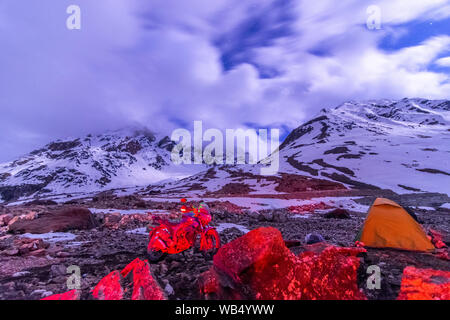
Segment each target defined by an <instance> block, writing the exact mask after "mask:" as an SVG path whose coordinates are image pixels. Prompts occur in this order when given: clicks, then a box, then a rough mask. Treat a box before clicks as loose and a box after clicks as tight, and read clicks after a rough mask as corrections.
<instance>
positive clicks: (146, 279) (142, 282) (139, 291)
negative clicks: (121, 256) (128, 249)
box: [121, 258, 166, 300]
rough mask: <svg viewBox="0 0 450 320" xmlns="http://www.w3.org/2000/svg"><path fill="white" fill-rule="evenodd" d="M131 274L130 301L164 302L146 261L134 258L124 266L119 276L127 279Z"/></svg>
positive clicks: (163, 297)
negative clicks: (131, 289) (131, 291)
mask: <svg viewBox="0 0 450 320" xmlns="http://www.w3.org/2000/svg"><path fill="white" fill-rule="evenodd" d="M131 272H132V273H133V293H132V296H131V299H132V300H165V299H166V297H165V295H164V291H163V290H162V289H161V288H160V286H159V285H158V283H157V282H156V280H155V279H154V278H153V276H152V273H151V270H150V265H149V263H148V262H147V261H146V260H140V259H139V258H136V259H135V260H134V261H133V262H131V263H130V264H129V265H128V266H126V267H125V268H124V269H123V270H122V272H121V274H122V276H123V277H127V276H128V274H130V273H131Z"/></svg>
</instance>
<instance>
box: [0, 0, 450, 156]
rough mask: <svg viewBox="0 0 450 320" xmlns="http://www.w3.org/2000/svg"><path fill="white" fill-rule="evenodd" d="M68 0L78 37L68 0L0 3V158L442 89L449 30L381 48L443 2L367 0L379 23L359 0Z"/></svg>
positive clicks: (252, 123) (284, 122) (256, 123)
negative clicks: (137, 132)
mask: <svg viewBox="0 0 450 320" xmlns="http://www.w3.org/2000/svg"><path fill="white" fill-rule="evenodd" d="M22 1H23V0H22ZM76 2H77V4H78V5H79V6H80V7H81V10H82V29H81V30H75V31H69V30H67V29H66V27H65V20H66V18H67V14H66V8H67V6H69V5H70V4H73V1H68V0H61V1H58V2H55V1H52V0H42V1H39V2H37V1H35V2H31V3H27V6H26V7H24V6H23V3H21V1H20V0H5V1H2V3H0V46H1V48H2V50H1V51H0V70H1V72H0V112H1V115H2V116H1V118H0V128H1V134H0V148H1V149H2V150H3V152H2V153H1V156H0V160H6V159H11V158H13V157H16V156H17V155H19V154H21V153H25V152H28V151H30V149H32V148H34V147H39V146H40V145H41V144H43V143H46V142H48V141H50V140H52V139H55V138H61V137H65V136H77V135H83V134H87V133H89V132H95V133H97V132H99V133H100V132H102V131H104V130H108V129H116V128H118V127H123V126H129V125H132V124H134V123H140V124H143V125H146V126H148V127H149V128H150V129H153V130H155V131H160V132H165V133H167V134H170V132H171V130H173V129H175V128H177V127H180V126H183V127H185V126H187V127H188V129H189V126H192V124H193V121H194V120H203V122H204V126H205V128H207V127H216V128H220V129H225V128H232V129H235V128H239V127H242V128H247V127H281V128H289V129H293V128H295V127H296V126H298V125H299V124H300V123H301V122H302V121H304V120H306V119H307V118H309V117H311V116H313V115H314V114H315V113H316V112H317V111H318V109H321V108H324V107H332V106H334V105H337V104H340V103H341V102H343V101H345V100H350V99H354V100H355V99H371V98H402V97H405V96H422V97H425V98H445V97H448V92H449V74H448V73H443V72H438V71H433V70H434V69H433V68H432V66H433V65H440V66H443V65H442V63H444V64H445V63H446V60H445V58H442V56H443V55H444V54H445V52H448V50H449V38H448V36H445V35H440V34H436V35H433V36H432V37H429V38H428V39H426V40H425V41H423V42H420V43H415V44H414V45H412V46H409V47H405V48H401V49H399V50H394V51H390V52H386V51H384V50H383V49H381V48H380V46H379V43H380V41H381V40H382V39H384V38H385V37H387V36H389V35H394V36H397V38H398V37H401V35H402V34H405V33H407V32H408V28H407V27H405V26H400V27H399V26H398V25H399V24H404V23H408V22H412V21H419V20H420V21H423V20H430V21H437V20H442V19H446V18H448V17H449V16H450V12H449V10H448V3H447V1H443V0H431V1H426V2H425V1H419V0H412V1H392V0H384V1H373V3H370V4H375V5H378V6H379V7H380V8H381V22H382V29H381V30H376V31H371V30H368V29H367V28H366V25H365V23H366V20H367V13H366V9H367V5H368V3H366V2H363V1H357V0H354V1H350V0H348V1H340V2H336V1H331V0H323V1H320V2H317V1H315V2H312V1H293V0H263V1H261V0H248V1H238V0H217V1H209V2H205V1H203V0H192V1H189V2H185V1H177V0H153V1H146V2H143V1H137V0H101V1H90V0H78V1H76ZM395 39H396V38H395V37H394V40H395Z"/></svg>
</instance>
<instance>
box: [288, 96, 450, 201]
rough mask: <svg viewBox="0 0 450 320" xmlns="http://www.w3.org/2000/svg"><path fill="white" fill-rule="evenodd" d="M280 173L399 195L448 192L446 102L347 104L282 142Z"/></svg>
mask: <svg viewBox="0 0 450 320" xmlns="http://www.w3.org/2000/svg"><path fill="white" fill-rule="evenodd" d="M280 157H281V159H282V160H281V164H282V168H281V171H284V172H296V173H299V172H302V173H303V174H306V175H308V176H311V177H323V178H328V179H332V180H334V181H339V182H342V183H344V184H346V185H347V186H350V187H363V188H364V187H369V188H370V185H371V186H376V187H379V188H383V189H391V190H393V191H395V192H398V193H404V192H411V191H430V192H442V193H447V194H450V101H447V100H434V101H430V100H425V99H403V100H400V101H392V100H378V101H369V102H364V103H357V102H348V103H344V104H342V105H340V106H338V107H336V108H334V109H329V110H322V111H321V112H320V114H319V115H318V116H317V117H315V118H314V119H312V120H311V121H308V122H307V123H305V124H303V125H302V126H300V127H298V128H297V129H295V130H294V131H292V133H291V134H290V135H289V136H288V137H287V138H286V139H285V141H284V142H283V144H282V145H281V146H280Z"/></svg>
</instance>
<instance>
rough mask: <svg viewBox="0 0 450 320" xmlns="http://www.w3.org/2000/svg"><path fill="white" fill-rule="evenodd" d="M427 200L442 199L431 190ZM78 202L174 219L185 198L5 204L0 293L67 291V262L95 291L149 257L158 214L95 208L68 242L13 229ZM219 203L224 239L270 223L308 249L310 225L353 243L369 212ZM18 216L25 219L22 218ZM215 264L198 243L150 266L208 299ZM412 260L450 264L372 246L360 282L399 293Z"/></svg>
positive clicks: (31, 295)
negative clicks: (374, 272)
mask: <svg viewBox="0 0 450 320" xmlns="http://www.w3.org/2000/svg"><path fill="white" fill-rule="evenodd" d="M428 199H435V198H433V197H431V196H429V197H428ZM395 200H397V201H399V199H395ZM400 200H402V202H403V203H405V202H406V203H408V202H409V203H411V205H413V202H417V197H408V196H405V197H404V198H402V199H400ZM358 201H360V202H361V203H367V204H368V203H371V201H373V196H367V197H364V198H362V199H360V200H358ZM430 201H431V202H433V201H435V200H430ZM430 201H428V202H430ZM431 204H432V203H431ZM431 204H430V203H427V205H431ZM74 206H76V207H77V208H95V207H97V208H101V207H103V208H116V209H126V210H131V211H132V210H140V209H149V210H150V209H152V210H166V211H167V212H166V213H167V215H168V217H169V218H172V219H176V218H177V217H179V215H178V214H177V209H178V207H179V204H178V203H176V202H175V203H169V202H163V203H161V202H158V203H156V202H151V201H145V200H143V199H141V198H139V197H136V196H128V197H120V198H117V197H111V196H108V195H100V196H99V197H96V198H93V199H89V200H77V201H74V202H71V203H66V204H56V203H53V202H35V203H32V204H29V205H26V204H25V205H18V206H12V207H0V210H1V211H0V215H1V217H3V218H0V220H1V221H0V225H3V227H1V229H0V264H1V268H0V299H41V298H43V297H46V296H48V295H51V294H54V293H62V292H65V291H68V288H67V284H66V283H67V279H68V276H69V275H68V274H67V267H69V266H72V265H75V266H78V267H79V268H80V271H81V277H82V281H81V292H82V298H84V299H88V298H89V297H90V290H92V289H93V287H94V286H95V285H96V284H97V283H98V282H99V280H100V279H102V278H103V277H104V276H106V275H107V274H109V273H110V272H111V271H113V270H120V269H122V268H124V267H125V266H126V265H127V264H128V263H130V262H131V261H132V260H134V259H135V258H141V259H146V246H147V242H148V236H147V233H146V232H147V231H146V227H147V225H148V224H149V223H151V221H152V216H151V215H145V214H140V215H127V216H126V217H125V215H121V214H117V213H116V214H114V213H106V214H105V213H95V214H93V220H92V221H89V222H88V224H87V225H86V226H84V225H83V226H82V227H80V226H78V227H76V228H75V229H73V230H69V231H68V232H69V233H70V234H72V235H75V236H76V237H74V238H71V239H66V240H64V241H52V240H49V239H43V240H42V239H41V240H40V239H32V240H29V239H27V236H26V235H24V234H23V233H26V232H27V229H26V228H24V229H23V230H22V229H21V230H19V231H17V232H16V233H15V234H13V233H11V229H14V228H12V227H11V225H12V224H11V221H12V219H16V220H20V221H21V223H22V225H23V224H25V225H27V221H28V222H29V223H31V222H32V221H34V220H35V219H36V216H41V215H42V214H44V216H45V212H49V211H50V212H58V213H60V212H66V213H67V212H69V213H70V212H71V210H73V208H74ZM212 207H214V209H213V210H212V211H213V217H214V221H213V223H212V224H213V225H215V226H222V228H221V229H220V237H221V241H222V243H223V244H225V243H228V242H230V241H231V240H233V239H236V238H238V237H240V236H242V235H243V234H244V231H245V229H247V230H252V229H256V228H259V227H266V226H270V227H274V228H276V229H278V230H280V231H281V234H282V236H283V239H284V240H297V242H296V243H295V242H293V243H295V246H292V247H290V250H291V251H292V252H294V253H295V254H298V253H300V252H302V251H303V250H304V249H303V247H302V246H303V245H305V241H304V239H305V236H306V235H307V234H308V233H311V232H318V233H320V234H321V235H323V237H324V238H325V240H326V241H327V242H328V243H330V244H334V245H336V246H347V247H348V246H352V245H353V244H354V237H355V235H356V233H357V231H358V230H359V228H360V227H361V225H362V223H363V221H364V218H365V215H366V214H365V213H363V212H356V211H351V210H350V211H348V213H349V218H348V219H336V218H327V217H326V215H325V214H323V213H314V214H311V215H310V216H307V217H294V215H293V213H292V212H290V211H289V210H286V209H278V210H271V211H263V212H246V211H245V210H239V208H236V207H235V206H233V205H231V204H220V203H219V202H218V203H215V204H214V203H213V204H212ZM227 209H229V210H230V211H231V212H230V211H227ZM332 209H333V208H330V209H329V210H330V211H331V210H332ZM64 210H66V211H64ZM415 213H416V214H417V216H418V218H419V220H420V222H421V223H422V224H423V226H424V227H425V228H434V229H438V230H440V231H441V232H442V233H443V234H445V235H447V234H450V219H449V214H450V210H448V209H443V208H435V209H434V210H429V209H428V210H425V209H422V210H421V209H416V210H415ZM19 216H20V218H16V217H19ZM68 216H70V214H68ZM64 221H65V220H63V222H62V223H64ZM12 222H13V223H14V222H15V221H12ZM90 224H92V225H90ZM224 224H225V225H224ZM8 225H9V226H8ZM16 225H17V221H16ZM78 225H79V224H78ZM223 226H226V227H227V228H223ZM16 229H17V228H16ZM28 231H29V230H28ZM444 242H447V243H450V239H448V238H445V239H444ZM369 265H378V266H379V267H380V269H381V274H382V287H381V289H379V290H369V289H368V288H367V286H366V280H367V277H368V275H367V274H366V272H365V271H366V269H367V267H368V266H369ZM211 266H212V259H211V257H208V256H205V255H203V254H202V253H201V252H199V251H198V250H197V249H195V248H194V249H190V250H188V251H186V252H184V253H181V254H176V255H169V256H167V257H166V258H165V259H164V260H163V261H161V262H159V263H156V264H153V265H152V266H151V268H152V271H153V273H154V276H155V278H156V280H157V281H158V283H159V284H160V286H161V288H163V289H164V291H165V293H166V295H167V297H168V298H169V299H202V298H203V296H202V295H201V294H200V290H199V283H198V279H199V275H200V274H202V273H203V272H205V271H207V270H208V269H209V268H210V267H211ZM406 266H415V267H418V268H432V269H435V270H443V271H450V262H449V261H448V260H444V259H440V258H438V257H437V256H436V255H435V254H431V253H414V252H405V251H400V250H390V249H383V250H381V249H368V250H367V253H366V254H364V255H363V257H362V264H361V266H360V269H359V271H358V283H359V287H360V288H362V289H363V291H364V293H365V294H366V296H367V297H368V298H370V299H395V298H396V297H397V295H398V292H399V289H400V282H401V278H402V272H403V269H404V268H405V267H406Z"/></svg>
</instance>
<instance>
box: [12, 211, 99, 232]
mask: <svg viewBox="0 0 450 320" xmlns="http://www.w3.org/2000/svg"><path fill="white" fill-rule="evenodd" d="M93 227H95V220H94V217H93V216H92V214H91V212H90V211H89V210H88V209H86V208H66V209H61V210H57V211H51V212H47V213H44V214H42V215H39V216H37V215H36V214H34V213H31V214H29V215H27V216H26V217H24V218H23V219H18V220H15V218H14V219H13V220H11V221H10V223H9V231H10V232H12V233H38V234H40V233H46V232H51V231H53V232H59V231H61V232H64V231H67V230H73V229H90V228H93Z"/></svg>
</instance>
